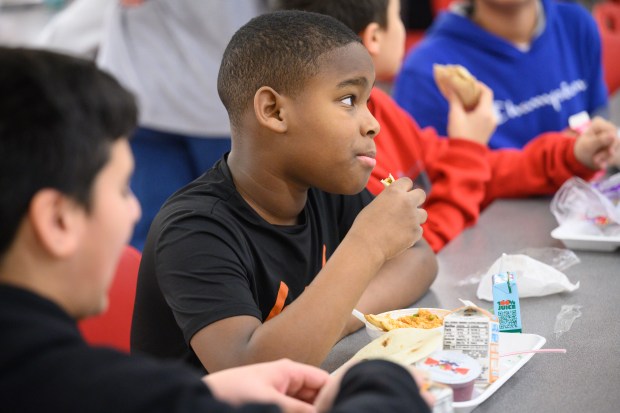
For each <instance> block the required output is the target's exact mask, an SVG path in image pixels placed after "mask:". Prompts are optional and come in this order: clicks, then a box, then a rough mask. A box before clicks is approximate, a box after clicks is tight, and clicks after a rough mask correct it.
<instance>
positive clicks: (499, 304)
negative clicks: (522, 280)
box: [491, 271, 521, 333]
mask: <svg viewBox="0 0 620 413" xmlns="http://www.w3.org/2000/svg"><path fill="white" fill-rule="evenodd" d="M491 279H492V283H493V311H494V312H495V315H496V316H497V318H498V320H499V331H501V332H503V333H520V332H521V308H520V306H519V290H518V289H517V278H516V277H515V274H514V273H513V272H511V271H505V272H502V273H500V274H494V275H493V277H491Z"/></svg>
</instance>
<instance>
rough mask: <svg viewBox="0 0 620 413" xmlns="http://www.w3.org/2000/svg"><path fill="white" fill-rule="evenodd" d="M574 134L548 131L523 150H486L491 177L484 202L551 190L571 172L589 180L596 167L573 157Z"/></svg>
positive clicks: (558, 185) (541, 193) (568, 176)
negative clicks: (584, 163) (572, 135)
mask: <svg viewBox="0 0 620 413" xmlns="http://www.w3.org/2000/svg"><path fill="white" fill-rule="evenodd" d="M574 146H575V138H573V137H571V136H568V135H565V134H562V133H559V132H550V133H545V134H542V135H539V136H538V137H536V138H535V139H533V140H532V141H530V142H529V143H528V144H527V145H526V146H525V147H524V148H523V149H522V150H516V149H499V150H494V151H489V155H488V156H489V163H490V164H491V168H492V173H493V180H492V181H490V182H489V185H488V187H487V190H486V197H485V200H484V202H483V205H488V204H489V203H490V202H491V201H493V200H494V199H496V198H517V197H527V196H533V195H547V194H552V193H554V192H555V191H556V190H557V189H558V188H559V187H560V186H561V185H562V184H563V183H564V182H565V181H566V180H567V179H569V178H571V177H572V176H578V177H580V178H583V179H586V180H589V179H591V178H592V177H593V176H594V174H595V173H596V172H597V171H594V170H592V169H590V168H588V167H587V166H585V165H583V164H582V163H581V162H579V161H578V160H577V158H576V157H575V151H574Z"/></svg>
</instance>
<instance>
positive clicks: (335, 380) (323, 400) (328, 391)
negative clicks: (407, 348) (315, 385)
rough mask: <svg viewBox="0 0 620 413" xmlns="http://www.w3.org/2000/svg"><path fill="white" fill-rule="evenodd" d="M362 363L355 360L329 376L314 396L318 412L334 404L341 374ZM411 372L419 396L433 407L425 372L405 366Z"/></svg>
mask: <svg viewBox="0 0 620 413" xmlns="http://www.w3.org/2000/svg"><path fill="white" fill-rule="evenodd" d="M358 363H363V362H357V363H352V364H350V365H349V366H348V367H347V368H343V369H340V370H339V371H338V372H337V373H336V374H334V375H332V376H330V379H329V381H328V382H327V384H326V385H325V386H324V387H323V389H321V392H320V393H319V395H318V396H317V398H316V401H315V403H314V404H315V406H316V408H317V410H318V413H326V412H328V411H329V410H330V409H331V408H332V407H333V405H334V402H335V400H336V396H337V395H338V392H339V391H340V384H341V382H342V378H343V376H344V375H345V374H346V373H347V372H348V371H349V370H350V369H351V368H352V367H353V366H354V365H356V364H358ZM405 368H406V369H407V370H409V372H410V373H411V376H412V377H413V379H414V381H415V382H416V384H417V386H418V389H420V396H422V399H423V400H424V402H426V404H428V405H429V406H430V407H433V406H434V404H435V397H434V396H433V395H432V394H431V393H430V392H429V391H428V390H427V387H428V386H427V385H426V384H427V383H428V382H429V381H428V378H427V375H426V374H425V372H423V371H420V370H418V369H416V368H415V367H405Z"/></svg>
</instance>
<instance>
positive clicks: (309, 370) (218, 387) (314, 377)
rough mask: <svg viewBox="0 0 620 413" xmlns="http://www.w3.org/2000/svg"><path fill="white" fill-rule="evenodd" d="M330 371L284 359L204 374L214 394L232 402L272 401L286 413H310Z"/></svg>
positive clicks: (328, 377)
mask: <svg viewBox="0 0 620 413" xmlns="http://www.w3.org/2000/svg"><path fill="white" fill-rule="evenodd" d="M329 379H330V376H329V374H328V373H327V372H325V371H323V370H321V369H319V368H317V367H313V366H309V365H306V364H301V363H296V362H293V361H291V360H286V359H282V360H279V361H274V362H269V363H259V364H253V365H249V366H244V367H236V368H231V369H228V370H222V371H219V372H217V373H212V374H210V375H208V376H205V377H204V379H203V380H204V382H205V383H206V384H207V385H208V386H209V389H210V390H211V391H212V392H213V394H214V395H215V397H217V398H218V399H220V400H223V401H226V402H229V403H231V404H233V405H241V404H243V403H272V404H276V405H278V406H279V407H280V408H281V409H282V411H284V412H285V413H311V412H315V411H316V409H315V407H314V406H313V404H312V403H314V401H315V399H316V397H317V395H318V393H319V391H320V390H321V388H323V386H324V385H325V384H326V383H327V382H328V380H329Z"/></svg>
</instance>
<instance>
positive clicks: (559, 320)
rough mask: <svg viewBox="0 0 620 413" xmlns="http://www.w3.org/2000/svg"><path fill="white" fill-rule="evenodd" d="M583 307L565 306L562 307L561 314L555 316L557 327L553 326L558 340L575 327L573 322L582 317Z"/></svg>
mask: <svg viewBox="0 0 620 413" xmlns="http://www.w3.org/2000/svg"><path fill="white" fill-rule="evenodd" d="M581 308H582V306H581V305H578V304H577V305H570V304H565V305H563V306H562V309H561V310H560V312H559V313H558V314H557V315H556V316H555V325H554V326H553V332H554V333H555V338H556V339H558V338H560V336H561V335H562V334H564V333H566V332H567V331H569V330H570V328H571V327H572V326H573V322H574V321H575V320H576V319H577V318H579V317H581Z"/></svg>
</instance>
